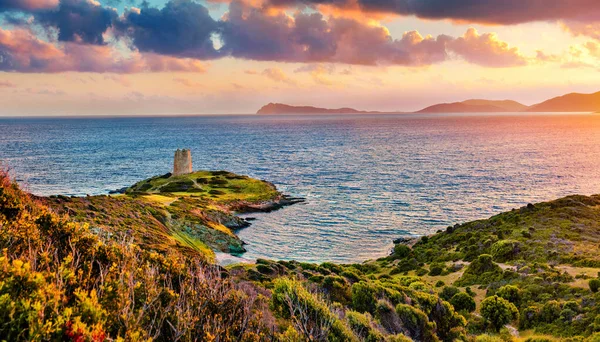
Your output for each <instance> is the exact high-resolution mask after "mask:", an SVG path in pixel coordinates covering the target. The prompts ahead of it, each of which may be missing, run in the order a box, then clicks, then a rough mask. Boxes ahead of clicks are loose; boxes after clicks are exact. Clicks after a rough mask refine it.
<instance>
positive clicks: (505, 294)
mask: <svg viewBox="0 0 600 342" xmlns="http://www.w3.org/2000/svg"><path fill="white" fill-rule="evenodd" d="M496 295H497V296H498V297H502V298H504V299H506V300H507V301H509V302H511V303H513V304H515V305H516V306H519V304H520V303H521V290H519V288H518V287H516V286H513V285H506V286H502V287H501V288H500V289H498V291H497V292H496Z"/></svg>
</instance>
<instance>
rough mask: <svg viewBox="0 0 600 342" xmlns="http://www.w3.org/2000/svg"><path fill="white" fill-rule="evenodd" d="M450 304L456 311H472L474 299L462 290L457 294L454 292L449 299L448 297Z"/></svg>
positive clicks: (473, 309)
mask: <svg viewBox="0 0 600 342" xmlns="http://www.w3.org/2000/svg"><path fill="white" fill-rule="evenodd" d="M450 304H452V306H454V309H455V310H456V311H463V310H464V311H467V312H473V311H475V300H474V299H473V297H471V296H469V295H468V294H466V293H464V292H459V293H457V294H455V295H454V296H453V297H452V298H451V299H450Z"/></svg>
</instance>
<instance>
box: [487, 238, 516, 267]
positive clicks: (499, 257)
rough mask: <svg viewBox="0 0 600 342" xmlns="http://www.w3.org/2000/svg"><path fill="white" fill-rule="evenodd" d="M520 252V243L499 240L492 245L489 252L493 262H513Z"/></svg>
mask: <svg viewBox="0 0 600 342" xmlns="http://www.w3.org/2000/svg"><path fill="white" fill-rule="evenodd" d="M520 250H521V243H520V242H519V241H516V240H500V241H498V242H496V243H494V244H493V245H492V248H491V252H492V257H493V258H494V260H495V261H498V262H505V261H509V260H514V259H515V258H516V257H517V256H518V254H519V252H520Z"/></svg>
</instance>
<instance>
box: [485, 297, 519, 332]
mask: <svg viewBox="0 0 600 342" xmlns="http://www.w3.org/2000/svg"><path fill="white" fill-rule="evenodd" d="M481 316H483V318H485V319H486V321H487V323H488V324H489V325H490V326H491V327H492V328H494V330H495V331H500V328H502V327H503V326H504V325H505V324H508V323H510V322H512V321H514V320H517V319H519V311H518V310H517V308H516V307H515V305H514V304H512V303H511V302H509V301H507V300H506V299H504V298H500V297H498V296H492V297H488V298H486V299H484V300H483V301H482V302H481Z"/></svg>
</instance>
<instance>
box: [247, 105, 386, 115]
mask: <svg viewBox="0 0 600 342" xmlns="http://www.w3.org/2000/svg"><path fill="white" fill-rule="evenodd" d="M378 113H382V112H368V111H363V110H356V109H354V108H337V109H328V108H319V107H311V106H290V105H286V104H283V103H269V104H268V105H266V106H263V107H262V108H261V109H259V110H258V112H256V114H262V115H274V114H378Z"/></svg>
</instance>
